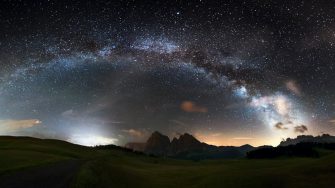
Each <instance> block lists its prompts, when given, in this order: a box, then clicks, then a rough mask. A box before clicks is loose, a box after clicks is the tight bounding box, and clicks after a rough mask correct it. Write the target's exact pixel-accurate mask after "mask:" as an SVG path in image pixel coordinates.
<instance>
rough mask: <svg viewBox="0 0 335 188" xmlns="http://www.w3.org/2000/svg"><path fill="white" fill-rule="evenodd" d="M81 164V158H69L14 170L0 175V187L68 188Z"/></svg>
mask: <svg viewBox="0 0 335 188" xmlns="http://www.w3.org/2000/svg"><path fill="white" fill-rule="evenodd" d="M80 165H81V162H80V161H79V160H68V161H62V162H57V163H53V164H48V165H44V166H39V167H32V168H28V169H24V170H21V171H18V172H12V173H9V174H6V175H3V176H1V177H0V187H1V188H23V187H24V188H67V187H69V186H70V184H71V181H72V180H73V178H74V177H75V175H76V173H77V172H78V170H79V167H80Z"/></svg>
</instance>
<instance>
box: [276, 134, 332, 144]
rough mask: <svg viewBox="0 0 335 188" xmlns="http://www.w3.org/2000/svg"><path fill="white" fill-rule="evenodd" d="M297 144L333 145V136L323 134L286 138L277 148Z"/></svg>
mask: <svg viewBox="0 0 335 188" xmlns="http://www.w3.org/2000/svg"><path fill="white" fill-rule="evenodd" d="M298 143H335V136H331V135H329V134H323V135H321V136H315V137H314V136H311V135H300V136H298V137H297V138H293V139H291V138H288V139H286V140H285V141H282V142H280V144H279V146H289V145H296V144H298Z"/></svg>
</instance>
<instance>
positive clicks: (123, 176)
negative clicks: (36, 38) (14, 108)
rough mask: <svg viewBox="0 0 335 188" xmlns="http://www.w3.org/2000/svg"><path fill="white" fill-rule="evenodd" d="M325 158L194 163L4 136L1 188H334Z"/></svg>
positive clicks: (330, 159) (332, 163)
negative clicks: (37, 187) (34, 187)
mask: <svg viewBox="0 0 335 188" xmlns="http://www.w3.org/2000/svg"><path fill="white" fill-rule="evenodd" d="M322 153H323V154H322V155H321V156H320V158H280V159H274V160H262V159H259V160H248V159H237V160H227V159H225V160H205V161H198V162H194V161H185V160H174V159H167V158H157V157H148V156H146V155H143V154H136V153H133V152H131V151H129V150H125V149H122V148H120V147H109V148H108V147H107V148H104V147H103V148H88V147H82V146H78V145H73V144H70V143H67V142H63V141H57V140H40V139H34V138H16V137H0V163H1V164H2V165H0V187H10V186H9V185H11V187H22V185H24V187H32V185H33V186H35V185H36V184H38V185H39V186H40V187H194V188H197V187H211V188H212V187H213V188H215V187H234V188H236V187H237V188H238V187H316V186H317V187H332V186H333V185H334V183H335V174H334V171H335V153H334V152H332V151H329V150H323V151H322ZM50 177H51V178H50ZM18 180H19V181H18ZM20 185H21V186H20Z"/></svg>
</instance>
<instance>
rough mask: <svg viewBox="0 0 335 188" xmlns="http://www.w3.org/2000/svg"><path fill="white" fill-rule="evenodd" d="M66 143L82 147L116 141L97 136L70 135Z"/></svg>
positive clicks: (115, 140) (115, 141)
mask: <svg viewBox="0 0 335 188" xmlns="http://www.w3.org/2000/svg"><path fill="white" fill-rule="evenodd" d="M67 141H68V142H71V143H74V144H79V145H83V146H99V145H109V144H115V143H117V141H118V139H116V138H108V137H103V136H99V135H79V134H76V135H72V136H71V138H70V139H68V140H67Z"/></svg>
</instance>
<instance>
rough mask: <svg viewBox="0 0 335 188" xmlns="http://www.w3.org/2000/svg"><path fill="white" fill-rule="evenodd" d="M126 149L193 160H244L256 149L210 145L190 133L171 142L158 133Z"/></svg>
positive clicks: (130, 144) (128, 145)
mask: <svg viewBox="0 0 335 188" xmlns="http://www.w3.org/2000/svg"><path fill="white" fill-rule="evenodd" d="M126 147H127V148H130V149H133V150H135V151H143V152H144V153H146V154H150V155H156V156H164V157H172V158H179V159H192V160H200V159H220V158H242V157H245V156H246V153H247V152H248V151H251V150H253V149H255V148H254V147H252V146H251V145H243V146H240V147H234V146H220V147H217V146H213V145H208V144H206V143H202V142H200V141H199V140H197V139H196V138H194V137H193V136H192V135H190V134H188V133H185V134H183V135H180V137H179V138H173V139H172V141H171V142H170V139H169V137H167V136H165V135H163V134H161V133H159V132H157V131H156V132H154V133H152V134H151V136H150V137H149V139H148V141H147V142H146V143H128V144H126Z"/></svg>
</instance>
